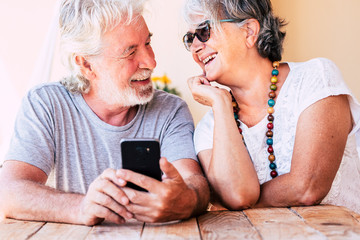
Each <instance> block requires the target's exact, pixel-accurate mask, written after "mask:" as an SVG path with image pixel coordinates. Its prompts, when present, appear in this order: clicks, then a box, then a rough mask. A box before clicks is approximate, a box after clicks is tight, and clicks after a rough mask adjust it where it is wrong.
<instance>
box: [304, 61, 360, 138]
mask: <svg viewBox="0 0 360 240" xmlns="http://www.w3.org/2000/svg"><path fill="white" fill-rule="evenodd" d="M302 81H303V82H302V84H301V85H300V86H301V88H302V90H301V91H300V94H299V97H298V102H299V111H298V113H299V115H300V114H301V113H302V112H303V111H304V110H305V109H306V108H308V107H309V106H310V105H312V104H314V103H315V102H317V101H319V100H321V99H324V98H326V97H330V96H338V95H347V97H348V99H349V104H350V109H351V114H352V117H353V123H354V126H353V129H352V131H351V133H350V135H351V134H354V133H355V132H359V128H360V124H359V123H360V105H359V103H358V101H357V100H356V98H355V97H354V96H353V94H352V93H351V91H350V90H349V88H348V87H347V85H346V83H345V81H344V79H343V77H342V74H341V72H340V70H339V68H338V67H337V66H336V65H335V63H334V62H332V61H331V60H329V59H325V58H317V59H313V60H312V61H311V64H309V66H308V71H305V72H304V76H303V77H302Z"/></svg>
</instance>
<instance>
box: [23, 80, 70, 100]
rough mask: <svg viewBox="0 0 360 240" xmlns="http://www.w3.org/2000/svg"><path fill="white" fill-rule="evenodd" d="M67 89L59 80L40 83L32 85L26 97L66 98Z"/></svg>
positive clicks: (33, 98) (67, 95)
mask: <svg viewBox="0 0 360 240" xmlns="http://www.w3.org/2000/svg"><path fill="white" fill-rule="evenodd" d="M69 95H70V93H69V91H68V90H67V89H66V88H65V87H64V86H63V85H62V84H61V83H60V82H49V83H41V84H38V85H36V86H34V87H32V88H31V89H30V90H29V91H28V92H27V95H26V97H27V98H28V99H32V100H35V99H39V98H40V99H43V100H45V99H58V100H60V101H61V100H62V99H65V98H68V97H69Z"/></svg>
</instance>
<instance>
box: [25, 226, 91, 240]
mask: <svg viewBox="0 0 360 240" xmlns="http://www.w3.org/2000/svg"><path fill="white" fill-rule="evenodd" d="M90 230H91V227H88V226H82V225H73V224H62V223H46V224H45V225H44V226H43V227H42V228H41V229H40V230H39V231H38V232H37V233H36V234H35V235H34V236H33V237H32V238H31V240H37V239H52V240H56V239H58V240H60V239H64V240H65V239H79V240H80V239H85V238H86V236H87V235H88V233H89V232H90Z"/></svg>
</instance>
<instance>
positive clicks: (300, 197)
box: [296, 183, 330, 206]
mask: <svg viewBox="0 0 360 240" xmlns="http://www.w3.org/2000/svg"><path fill="white" fill-rule="evenodd" d="M329 191H330V188H327V187H324V186H320V185H318V184H316V185H313V184H305V183H304V184H303V185H302V186H299V187H298V194H296V196H297V200H296V201H297V204H296V205H302V206H311V205H317V204H320V203H321V201H322V200H323V199H324V198H325V197H326V195H327V194H328V192H329Z"/></svg>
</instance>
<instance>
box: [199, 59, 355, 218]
mask: <svg viewBox="0 0 360 240" xmlns="http://www.w3.org/2000/svg"><path fill="white" fill-rule="evenodd" d="M288 64H289V67H290V72H289V75H288V77H287V79H286V81H285V82H284V84H283V86H282V88H281V89H280V93H279V95H278V98H277V101H276V105H275V107H274V109H275V112H274V114H273V115H274V117H275V120H274V130H273V132H274V137H273V140H274V145H273V146H274V152H275V156H276V161H275V163H276V165H277V172H278V174H279V175H281V174H285V173H289V172H290V167H291V157H292V154H293V148H294V142H295V134H296V125H297V122H298V119H299V117H300V114H301V113H302V112H303V111H304V110H305V109H306V108H307V107H309V106H310V105H312V104H313V103H315V102H317V101H319V100H320V99H323V98H326V97H328V96H336V95H341V94H345V95H347V96H348V99H349V103H350V108H351V113H352V118H353V129H352V131H351V132H350V134H349V135H348V139H347V143H346V147H345V152H344V155H343V159H342V162H341V165H340V168H339V171H338V172H337V174H336V177H335V179H334V182H333V184H332V187H331V189H330V192H329V193H328V194H327V196H326V197H325V198H324V199H323V201H322V203H323V204H333V205H339V206H345V207H348V208H349V209H351V210H353V211H356V212H358V213H360V158H359V154H358V149H357V146H360V105H359V103H358V102H357V100H356V98H355V97H354V96H353V95H352V93H351V91H350V90H349V89H348V87H347V86H346V84H345V82H344V80H343V78H342V75H341V73H340V71H339V69H338V68H337V67H336V65H335V64H334V63H333V62H331V61H330V60H328V59H324V58H316V59H312V60H310V61H307V62H302V63H291V62H290V63H288ZM329 107H331V106H329ZM314 124H316V122H314ZM266 125H267V117H265V118H264V119H263V120H262V121H260V122H259V123H258V124H256V125H255V126H253V127H251V128H248V127H247V126H246V125H245V124H244V123H241V126H242V127H241V128H242V130H243V136H244V139H245V142H246V145H247V148H248V151H249V154H250V156H251V159H252V161H253V164H254V166H255V170H256V172H257V175H258V178H259V182H260V184H263V183H264V182H267V181H269V180H271V176H270V168H269V161H268V152H267V144H266V136H265V133H266V131H267V127H266ZM213 128H214V115H213V112H212V110H210V111H209V112H208V113H207V114H206V115H205V116H204V117H203V118H202V120H201V121H200V122H199V123H198V125H197V127H196V130H195V135H194V140H195V149H196V153H197V154H198V153H199V152H201V151H203V150H206V149H212V146H213ZM324 144H326V142H324Z"/></svg>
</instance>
